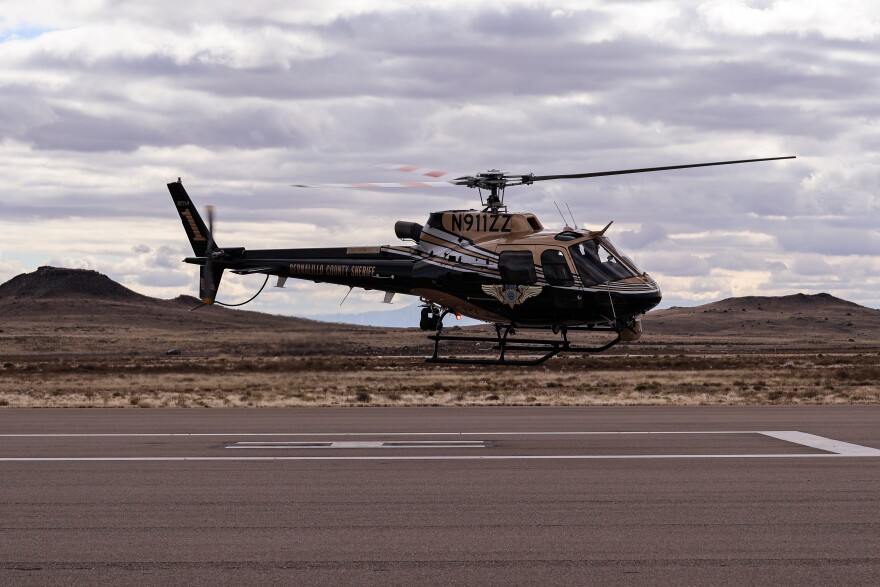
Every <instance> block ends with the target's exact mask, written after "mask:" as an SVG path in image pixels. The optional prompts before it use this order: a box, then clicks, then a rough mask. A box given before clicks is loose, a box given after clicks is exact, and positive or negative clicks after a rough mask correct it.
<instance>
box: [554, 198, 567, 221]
mask: <svg viewBox="0 0 880 587" xmlns="http://www.w3.org/2000/svg"><path fill="white" fill-rule="evenodd" d="M553 205H554V206H556V210H557V212H559V215H560V216H562V223H563V224H564V225H565V226H568V220H566V219H565V215H564V214H563V213H562V210H561V209H560V208H559V204H557V203H556V200H553Z"/></svg>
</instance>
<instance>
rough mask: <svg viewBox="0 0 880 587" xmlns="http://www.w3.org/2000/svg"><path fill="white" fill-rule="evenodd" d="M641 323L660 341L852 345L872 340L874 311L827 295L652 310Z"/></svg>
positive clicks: (878, 326)
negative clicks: (689, 338) (734, 340)
mask: <svg viewBox="0 0 880 587" xmlns="http://www.w3.org/2000/svg"><path fill="white" fill-rule="evenodd" d="M643 323H644V327H645V331H646V335H657V336H661V337H682V336H702V337H716V338H718V337H724V338H730V337H737V338H738V339H745V340H752V339H756V338H762V339H765V340H768V341H776V342H778V343H780V344H782V343H784V342H785V341H786V340H801V341H814V342H823V341H824V342H830V341H841V342H854V341H855V340H857V339H863V340H867V339H871V340H873V339H875V338H877V337H878V335H877V334H876V333H877V332H878V331H880V310H875V309H872V308H866V307H864V306H860V305H859V304H856V303H853V302H850V301H847V300H842V299H840V298H837V297H834V296H832V295H830V294H827V293H820V294H814V295H807V294H794V295H787V296H779V297H770V296H747V297H738V298H728V299H725V300H721V301H718V302H712V303H710V304H705V305H702V306H694V307H692V308H669V309H666V310H657V311H653V312H650V313H649V314H648V315H647V316H645V318H644V320H643ZM850 339H852V341H851V340H850Z"/></svg>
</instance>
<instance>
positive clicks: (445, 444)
mask: <svg viewBox="0 0 880 587" xmlns="http://www.w3.org/2000/svg"><path fill="white" fill-rule="evenodd" d="M226 448H288V449H289V448H296V449H303V448H486V441H484V440H438V441H431V440H421V441H419V440H414V441H411V442H382V441H367V442H358V441H343V442H340V441H331V442H236V443H235V444H233V445H230V446H227V447H226Z"/></svg>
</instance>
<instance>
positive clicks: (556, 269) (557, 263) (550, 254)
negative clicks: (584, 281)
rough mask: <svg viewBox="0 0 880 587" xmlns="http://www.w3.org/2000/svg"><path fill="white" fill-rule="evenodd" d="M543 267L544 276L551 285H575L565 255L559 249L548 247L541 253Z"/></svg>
mask: <svg viewBox="0 0 880 587" xmlns="http://www.w3.org/2000/svg"><path fill="white" fill-rule="evenodd" d="M541 267H542V268H543V269H544V278H545V279H546V280H547V283H549V284H550V285H559V286H563V287H570V286H572V285H574V278H573V277H572V276H571V271H569V269H568V263H567V262H566V261H565V255H564V254H563V253H562V251H560V250H559V249H547V250H546V251H544V252H543V253H541Z"/></svg>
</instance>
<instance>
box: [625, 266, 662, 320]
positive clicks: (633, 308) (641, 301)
mask: <svg viewBox="0 0 880 587" xmlns="http://www.w3.org/2000/svg"><path fill="white" fill-rule="evenodd" d="M643 279H644V289H641V290H640V291H638V292H630V293H628V294H626V295H625V299H626V305H627V309H628V310H629V312H627V313H628V314H630V315H636V314H644V313H646V312H647V311H648V310H650V309H652V308H654V307H655V306H657V304H659V303H660V300H662V299H663V294H662V293H661V292H660V287H659V286H658V285H657V283H656V282H655V281H654V280H653V279H651V278H650V277H648V275H644V276H643Z"/></svg>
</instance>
